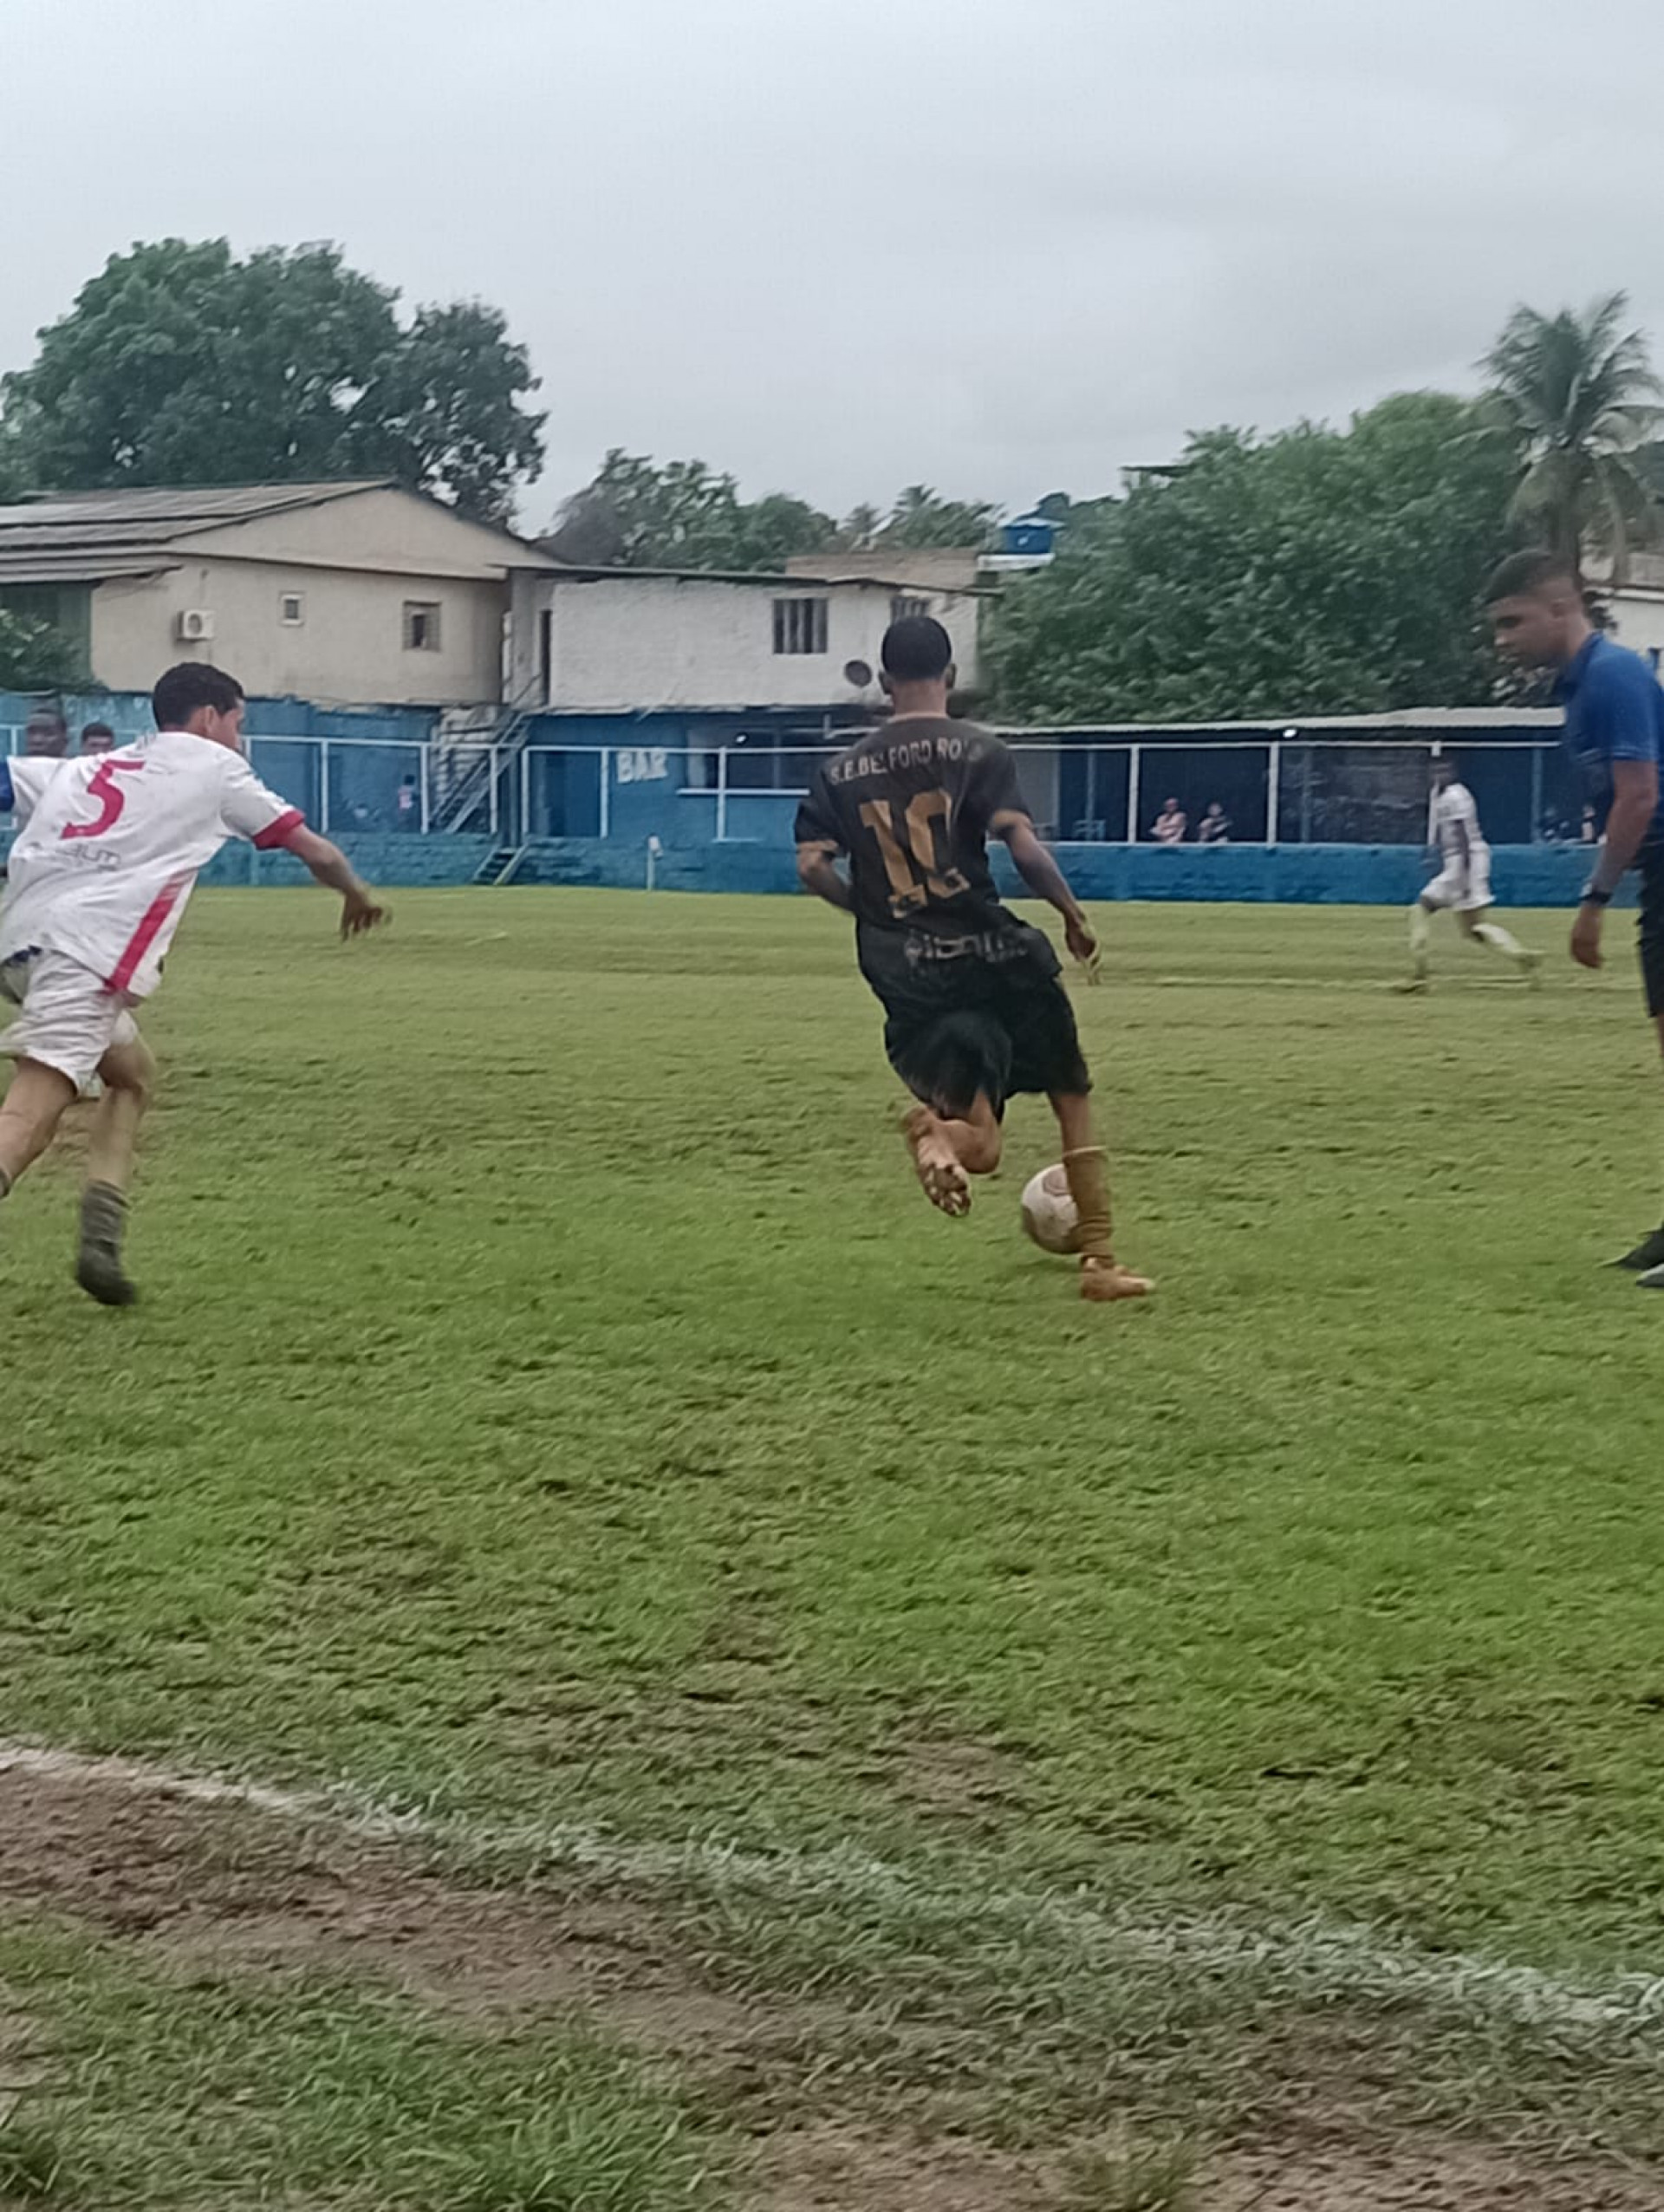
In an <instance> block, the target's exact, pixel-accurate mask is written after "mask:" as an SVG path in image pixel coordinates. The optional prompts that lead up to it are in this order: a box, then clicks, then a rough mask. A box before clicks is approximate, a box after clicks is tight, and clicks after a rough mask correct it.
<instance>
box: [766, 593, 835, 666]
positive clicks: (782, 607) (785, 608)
mask: <svg viewBox="0 0 1664 2212" xmlns="http://www.w3.org/2000/svg"><path fill="white" fill-rule="evenodd" d="M826 608H827V602H826V601H825V600H824V599H777V600H776V601H775V602H774V649H775V651H776V652H777V653H824V652H825V651H826Z"/></svg>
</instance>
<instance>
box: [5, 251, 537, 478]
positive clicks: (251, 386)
mask: <svg viewBox="0 0 1664 2212" xmlns="http://www.w3.org/2000/svg"><path fill="white" fill-rule="evenodd" d="M397 301H398V294H397V293H396V292H395V291H393V290H391V289H389V288H388V287H387V286H386V285H383V284H379V283H376V282H375V281H374V279H373V278H371V277H368V276H363V275H361V273H360V272H359V271H358V270H353V269H349V268H348V267H347V266H346V264H345V263H344V262H343V261H342V259H341V254H340V252H339V250H337V249H336V248H335V247H334V246H330V245H305V246H297V247H294V248H286V247H281V246H269V247H264V248H262V249H261V250H259V251H257V252H255V253H251V254H250V255H249V256H248V257H247V258H246V259H244V260H238V259H237V258H236V257H234V256H233V254H232V252H231V247H230V244H228V242H227V241H226V240H224V238H219V239H211V240H207V241H205V242H203V243H200V244H189V243H187V242H186V241H185V240H184V239H181V238H164V239H161V240H159V241H158V242H157V243H155V244H150V245H137V246H134V247H133V250H132V251H131V252H129V253H127V254H120V255H115V256H113V257H111V259H110V260H109V261H108V262H107V263H106V264H105V266H104V268H103V270H101V273H100V274H99V275H98V276H94V278H92V279H91V281H90V282H89V283H87V284H84V285H83V286H82V287H81V291H80V293H79V294H78V295H77V296H76V300H75V305H74V307H73V308H72V309H70V311H69V313H68V315H66V316H62V318H61V319H60V320H59V321H58V322H55V323H53V324H52V325H51V326H50V328H49V329H46V330H43V331H42V333H41V334H40V351H39V354H38V355H37V357H36V361H35V362H34V364H33V366H32V367H31V368H27V369H23V370H18V371H15V372H13V373H12V374H10V375H8V376H6V377H5V378H4V379H3V381H0V400H3V414H0V474H4V473H8V472H10V473H11V474H12V475H14V476H17V477H21V478H23V479H24V480H25V481H27V482H28V483H29V484H31V485H36V486H38V487H48V486H50V487H54V488H56V489H59V490H77V491H79V490H91V489H94V488H96V487H98V486H101V485H123V484H127V485H148V484H258V483H294V482H296V481H302V480H307V479H312V478H324V479H328V478H341V477H347V476H354V475H377V476H380V475H388V476H393V477H396V478H398V479H399V481H400V482H401V483H405V484H408V485H411V486H412V488H413V489H420V490H424V491H432V492H435V493H437V494H438V495H439V496H440V497H441V498H450V499H452V501H454V503H455V504H457V505H458V507H460V508H461V509H462V510H463V511H465V512H467V513H471V514H477V515H483V516H487V517H493V518H495V517H501V516H502V515H503V514H504V513H505V512H506V511H507V509H508V506H509V504H510V500H511V498H512V496H513V490H514V486H515V485H516V484H517V482H518V481H520V480H521V479H522V478H525V477H526V476H528V475H530V473H531V472H533V471H534V470H535V469H536V465H537V464H538V461H539V459H541V456H542V450H543V446H542V436H541V427H542V423H543V417H542V416H541V415H535V414H530V413H526V412H525V411H524V410H523V407H522V406H521V404H520V402H521V400H523V397H524V395H525V394H527V393H529V392H530V391H531V390H533V389H535V387H536V380H535V379H534V378H533V376H532V374H531V372H530V365H529V363H528V361H527V358H526V354H525V350H524V348H523V347H519V346H515V345H511V344H510V343H509V342H508V339H507V336H506V332H505V326H504V321H503V318H502V316H500V315H498V314H497V311H496V309H491V308H487V307H484V306H481V305H479V304H478V303H465V304H460V305H457V306H453V307H449V308H424V309H421V310H420V311H419V313H418V315H417V316H416V317H415V319H414V321H413V322H412V324H411V325H410V327H409V328H408V329H405V328H403V327H401V325H400V321H399V318H398V316H397V314H396V312H395V309H396V304H397Z"/></svg>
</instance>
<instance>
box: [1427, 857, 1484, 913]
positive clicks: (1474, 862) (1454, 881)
mask: <svg viewBox="0 0 1664 2212" xmlns="http://www.w3.org/2000/svg"><path fill="white" fill-rule="evenodd" d="M1421 903H1422V905H1423V906H1424V907H1439V908H1442V909H1444V910H1446V911H1453V912H1455V913H1457V914H1477V913H1478V912H1479V908H1481V907H1489V906H1494V905H1495V903H1496V901H1494V900H1493V899H1492V896H1491V856H1490V854H1489V853H1486V852H1476V853H1474V854H1472V856H1470V858H1469V860H1468V863H1467V866H1466V868H1464V867H1463V866H1462V863H1461V862H1460V861H1459V860H1458V861H1449V862H1446V865H1445V867H1444V869H1443V870H1442V872H1441V873H1440V874H1439V875H1435V876H1434V877H1433V881H1432V882H1431V883H1429V884H1428V886H1427V889H1426V890H1425V891H1424V892H1423V893H1422V894H1421Z"/></svg>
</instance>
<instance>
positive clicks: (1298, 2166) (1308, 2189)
mask: <svg viewBox="0 0 1664 2212" xmlns="http://www.w3.org/2000/svg"><path fill="white" fill-rule="evenodd" d="M1192 2202H1193V2205H1194V2207H1195V2212H1658V2208H1659V2207H1660V2206H1661V2205H1664V2187H1661V2186H1660V2185H1659V2184H1658V2183H1652V2182H1648V2181H1647V2180H1645V2179H1644V2178H1642V2177H1641V2176H1632V2175H1628V2174H1622V2173H1619V2174H1613V2173H1601V2172H1596V2171H1593V2170H1589V2169H1587V2168H1580V2167H1564V2166H1554V2167H1550V2168H1547V2169H1545V2168H1544V2166H1543V2165H1541V2164H1540V2163H1539V2164H1531V2163H1527V2162H1525V2161H1524V2160H1520V2159H1516V2158H1511V2157H1507V2156H1506V2155H1505V2154H1501V2153H1497V2152H1492V2151H1487V2150H1482V2149H1479V2148H1476V2147H1475V2146H1473V2145H1472V2144H1466V2143H1460V2142H1449V2143H1439V2144H1424V2145H1417V2146H1414V2147H1412V2146H1410V2145H1407V2144H1393V2145H1391V2146H1390V2147H1387V2146H1383V2147H1382V2148H1381V2150H1380V2151H1378V2152H1375V2153H1371V2152H1369V2151H1368V2150H1360V2149H1358V2148H1357V2147H1356V2146H1355V2145H1352V2144H1334V2145H1333V2146H1331V2147H1329V2148H1327V2149H1320V2150H1306V2151H1300V2152H1297V2153H1295V2154H1293V2155H1290V2154H1289V2153H1288V2152H1285V2151H1282V2150H1270V2151H1264V2152H1257V2153H1252V2154H1249V2155H1245V2156H1239V2157H1232V2158H1231V2159H1229V2160H1226V2161H1223V2162H1221V2163H1219V2164H1218V2165H1216V2166H1215V2167H1214V2168H1213V2169H1212V2171H1211V2172H1208V2173H1206V2174H1205V2175H1204V2176H1202V2177H1201V2178H1200V2179H1199V2182H1198V2183H1197V2186H1196V2188H1195V2189H1194V2191H1193V2199H1192ZM1173 2212H1181V2207H1180V2206H1175V2207H1174V2208H1173Z"/></svg>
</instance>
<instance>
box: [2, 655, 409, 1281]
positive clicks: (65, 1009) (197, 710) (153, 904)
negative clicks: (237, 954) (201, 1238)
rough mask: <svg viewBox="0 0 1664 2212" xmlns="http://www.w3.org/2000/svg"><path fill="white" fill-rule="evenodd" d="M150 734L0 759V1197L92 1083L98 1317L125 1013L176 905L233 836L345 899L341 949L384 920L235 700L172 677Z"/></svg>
mask: <svg viewBox="0 0 1664 2212" xmlns="http://www.w3.org/2000/svg"><path fill="white" fill-rule="evenodd" d="M151 704H152V706H153V709H154V712H155V717H156V729H157V734H156V735H155V736H154V737H151V738H141V739H140V741H139V742H138V743H137V744H136V745H123V746H121V747H120V748H119V749H118V750H116V751H113V752H107V753H104V754H102V755H94V756H91V757H89V758H81V759H79V760H69V761H64V760H56V759H21V760H0V810H7V811H10V812H11V813H12V814H13V815H15V816H17V817H18V819H19V820H20V821H21V823H22V825H23V826H22V829H21V830H20V832H19V835H18V836H17V839H16V843H14V844H13V846H12V849H11V852H10V857H9V860H8V862H7V883H6V894H5V901H4V904H3V906H0V999H9V1000H10V1002H11V1004H12V1005H15V1006H16V1007H18V1008H19V1009H20V1011H19V1012H18V1014H17V1017H16V1020H15V1021H13V1023H12V1025H11V1026H10V1029H8V1030H7V1031H4V1033H3V1035H0V1051H5V1052H8V1053H10V1054H11V1055H12V1057H14V1058H15V1059H16V1062H17V1069H16V1074H15V1075H14V1076H13V1077H12V1080H11V1085H10V1089H9V1090H7V1092H6V1095H5V1099H4V1103H3V1104H0V1199H3V1198H4V1197H5V1196H6V1195H7V1194H8V1193H9V1192H10V1190H11V1188H12V1187H13V1186H14V1185H15V1184H16V1181H17V1180H18V1178H19V1177H20V1176H21V1175H22V1174H23V1172H24V1170H25V1169H26V1168H29V1167H31V1166H32V1165H33V1163H34V1162H35V1161H36V1160H38V1159H39V1158H40V1156H41V1155H42V1153H43V1152H44V1151H45V1150H46V1148H47V1147H48V1145H49V1144H50V1143H51V1142H52V1138H53V1136H54V1135H55V1132H56V1129H57V1126H58V1123H59V1122H60V1121H61V1120H62V1117H63V1114H64V1111H65V1109H66V1108H67V1107H68V1105H69V1103H71V1101H72V1100H73V1099H74V1098H75V1096H77V1095H78V1094H79V1093H81V1092H82V1091H85V1090H88V1088H89V1086H90V1085H91V1084H92V1081H93V1078H94V1077H98V1078H99V1079H100V1080H101V1083H102V1085H103V1096H102V1097H101V1100H100V1103H99V1107H98V1111H97V1116H96V1118H95V1120H94V1126H93V1129H92V1135H91V1140H90V1142H89V1144H88V1163H87V1183H86V1188H85V1190H84V1192H83V1194H82V1198H81V1249H80V1254H79V1259H78V1262H77V1265H76V1270H75V1276H76V1280H77V1281H78V1282H79V1283H80V1285H81V1288H82V1289H83V1290H84V1291H87V1292H88V1294H89V1295H90V1296H91V1297H93V1298H97V1299H98V1300H99V1301H100V1303H101V1304H105V1305H130V1304H132V1302H133V1298H134V1296H135V1292H134V1291H133V1285H132V1284H131V1283H130V1282H129V1281H128V1279H127V1273H126V1271H125V1269H124V1268H123V1266H122V1264H121V1239H122V1232H123V1229H124V1227H125V1226H126V1220H127V1182H128V1179H129V1177H130V1175H131V1173H132V1168H133V1148H134V1144H135V1142H136V1140H137V1137H138V1134H139V1123H140V1118H141V1116H143V1114H144V1110H145V1108H146V1104H147V1103H148V1102H149V1096H150V1089H151V1083H152V1080H153V1077H154V1075H155V1063H154V1062H153V1060H152V1058H151V1056H150V1052H149V1051H148V1049H147V1047H146V1044H145V1042H144V1040H143V1038H141V1037H140V1034H139V1031H138V1027H137V1025H136V1024H135V1023H134V1021H133V1008H134V1007H135V1006H136V1005H138V1004H139V1003H140V1000H142V999H146V998H148V997H149V995H150V993H151V992H153V991H154V989H155V988H156V986H157V985H158V984H159V982H160V980H161V974H162V960H163V957H164V955H165V954H166V951H167V948H168V947H169V945H170V944H171V943H172V940H173V933H174V931H175V930H176V929H177V928H178V927H179V918H180V916H181V915H182V914H184V912H185V904H186V901H188V900H189V898H190V896H191V893H192V888H193V886H194V885H195V882H196V880H197V875H198V870H199V869H203V868H205V866H206V865H207V863H208V862H210V861H211V859H212V858H213V856H214V855H215V854H216V853H217V852H218V850H219V849H220V847H221V846H222V845H223V844H224V843H225V841H226V839H227V838H228V837H246V838H248V839H249V840H250V842H251V843H254V844H256V845H257V846H259V847H260V848H261V849H263V850H270V849H272V848H273V847H276V846H281V847H282V848H283V849H284V850H285V851H287V852H291V853H293V854H294V856H295V857H296V859H297V860H300V861H302V862H305V864H306V866H307V867H308V868H309V869H310V870H311V872H312V874H313V875H314V876H315V878H316V879H317V881H318V882H320V883H322V884H323V885H325V886H326V887H327V888H328V889H330V890H332V891H338V892H339V893H340V894H341V900H342V907H341V934H342V936H343V937H348V936H353V935H355V934H357V933H358V932H359V931H360V930H363V929H370V928H373V927H374V926H375V924H376V923H377V922H379V921H381V920H382V919H383V912H382V909H381V908H380V907H379V906H378V905H377V904H376V901H375V897H374V893H373V892H372V891H371V890H370V889H369V888H368V887H367V885H366V884H364V883H361V882H360V881H359V879H358V877H357V875H354V871H353V869H352V866H351V864H350V862H348V859H347V856H346V855H345V854H344V853H343V852H341V850H340V849H339V848H338V847H336V846H335V845H332V844H331V843H329V841H328V838H326V837H318V836H314V835H313V833H312V832H311V831H310V830H309V829H308V828H307V826H306V822H305V818H304V816H302V814H301V813H300V811H299V810H298V809H297V808H295V807H292V806H289V805H288V804H287V803H285V802H284V801H283V799H280V798H279V797H277V796H276V793H274V792H272V791H269V790H267V789H266V788H265V786H264V784H262V783H261V782H260V781H259V780H258V779H257V777H256V776H255V773H254V771H253V770H252V769H251V768H250V766H249V764H248V762H247V761H246V760H245V759H244V757H243V751H242V738H243V687H242V686H241V685H240V684H239V683H237V680H236V679H235V678H234V677H232V676H228V675H227V674H226V673H225V672H224V670H223V669H220V668H210V667H204V666H202V665H201V664H200V663H198V662H196V661H187V662H185V663H184V664H183V665H182V666H181V667H177V668H170V669H169V671H168V672H167V673H166V675H165V676H164V677H163V678H162V680H161V681H160V682H159V684H158V685H157V686H156V689H155V692H154V693H153V696H152V700H151Z"/></svg>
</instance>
